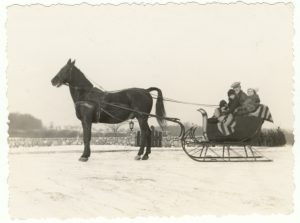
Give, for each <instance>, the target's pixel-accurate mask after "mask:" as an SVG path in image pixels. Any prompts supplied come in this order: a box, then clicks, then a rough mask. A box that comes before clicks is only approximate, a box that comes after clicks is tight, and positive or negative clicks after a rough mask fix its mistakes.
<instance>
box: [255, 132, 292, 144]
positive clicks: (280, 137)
mask: <svg viewBox="0 0 300 223" xmlns="http://www.w3.org/2000/svg"><path fill="white" fill-rule="evenodd" d="M287 136H288V138H289V142H288V141H287ZM293 138H294V137H293V135H292V136H291V135H289V134H288V135H287V132H286V131H283V130H281V129H280V128H278V129H262V131H261V132H260V134H259V135H258V136H257V137H256V138H255V139H254V140H253V145H254V146H283V145H285V144H287V142H288V143H289V144H290V143H293V140H292V139H293Z"/></svg>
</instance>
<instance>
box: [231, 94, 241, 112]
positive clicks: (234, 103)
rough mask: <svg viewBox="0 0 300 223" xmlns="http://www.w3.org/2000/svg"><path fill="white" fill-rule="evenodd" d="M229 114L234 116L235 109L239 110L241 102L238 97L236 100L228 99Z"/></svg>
mask: <svg viewBox="0 0 300 223" xmlns="http://www.w3.org/2000/svg"><path fill="white" fill-rule="evenodd" d="M228 100H229V102H228V108H229V109H228V113H231V114H233V113H234V111H235V109H236V108H238V107H239V106H240V101H239V98H238V97H235V98H234V99H231V98H229V99H228Z"/></svg>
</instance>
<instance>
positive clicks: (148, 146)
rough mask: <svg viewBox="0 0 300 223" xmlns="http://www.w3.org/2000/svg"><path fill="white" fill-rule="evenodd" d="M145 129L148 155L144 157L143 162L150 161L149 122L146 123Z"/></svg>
mask: <svg viewBox="0 0 300 223" xmlns="http://www.w3.org/2000/svg"><path fill="white" fill-rule="evenodd" d="M145 129H146V133H145V134H146V143H147V145H146V153H145V155H144V156H143V158H142V159H143V160H147V159H149V154H150V153H151V129H150V127H149V124H148V121H147V120H146V121H145Z"/></svg>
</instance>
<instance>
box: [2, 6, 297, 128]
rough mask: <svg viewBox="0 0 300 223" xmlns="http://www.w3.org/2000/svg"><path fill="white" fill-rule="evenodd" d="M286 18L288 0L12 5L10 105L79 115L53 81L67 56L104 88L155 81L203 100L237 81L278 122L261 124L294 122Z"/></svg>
mask: <svg viewBox="0 0 300 223" xmlns="http://www.w3.org/2000/svg"><path fill="white" fill-rule="evenodd" d="M292 20H293V7H292V4H283V3H279V4H275V5H268V4H257V5H247V4H244V3H236V4H208V5H197V4H194V3H191V4H185V5H176V4H167V5H154V6H150V5H147V6H142V5H140V6H138V5H131V6H129V5H120V6H111V5H102V6H89V5H80V6H62V5H56V6H51V7H44V6H41V5H34V6H25V7H21V6H16V5H15V6H11V7H9V9H8V19H7V38H8V45H7V53H8V68H7V77H8V92H7V96H8V104H9V111H10V112H20V113H30V114H32V115H34V116H35V117H37V118H40V119H41V120H42V121H43V123H44V124H45V125H49V123H50V122H53V123H54V124H55V125H77V124H80V122H79V121H78V120H77V118H76V116H75V110H74V105H73V102H72V99H71V96H70V93H69V90H68V88H67V87H65V86H62V87H60V88H55V87H53V86H52V85H51V83H50V80H51V79H52V78H53V77H54V76H55V75H56V74H57V72H58V71H59V70H60V68H61V67H63V66H64V65H65V64H66V62H67V60H68V59H69V58H72V59H76V64H75V65H76V66H77V67H78V68H79V69H80V70H81V71H82V72H83V73H84V74H86V76H87V77H88V78H89V79H90V80H93V81H94V82H96V83H98V84H99V85H101V86H102V87H103V88H104V89H106V90H119V89H124V88H129V87H141V88H149V87H152V86H155V87H159V88H160V89H161V90H162V92H163V95H164V96H165V97H168V98H173V99H177V100H182V101H190V102H197V103H203V104H218V103H219V101H220V100H221V99H227V91H228V89H229V88H230V85H231V83H232V82H235V81H240V82H241V83H242V88H243V89H244V90H245V91H246V90H247V88H248V87H253V88H258V89H259V91H258V93H259V96H260V98H261V101H262V103H263V104H266V105H268V106H269V108H270V110H271V113H272V115H273V119H274V121H275V123H274V124H265V126H267V127H277V126H280V127H282V128H287V129H292V128H293V121H294V118H293V112H292V106H293V105H292V99H293V79H292V78H293V66H292V62H293V48H292V40H293V23H292ZM165 105H166V111H167V115H168V116H170V117H178V118H180V119H181V120H182V121H183V122H192V123H196V124H201V122H202V120H201V115H200V113H199V112H197V111H196V109H198V108H199V107H197V106H190V105H182V104H174V103H169V102H166V104H165ZM205 109H206V110H207V111H208V114H209V116H210V115H212V113H213V110H212V109H211V108H205ZM151 122H153V123H155V122H154V121H151Z"/></svg>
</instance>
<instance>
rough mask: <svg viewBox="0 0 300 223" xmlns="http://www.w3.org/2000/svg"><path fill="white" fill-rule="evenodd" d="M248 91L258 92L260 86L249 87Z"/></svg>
mask: <svg viewBox="0 0 300 223" xmlns="http://www.w3.org/2000/svg"><path fill="white" fill-rule="evenodd" d="M247 91H254V92H255V93H257V92H258V88H248V89H247Z"/></svg>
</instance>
